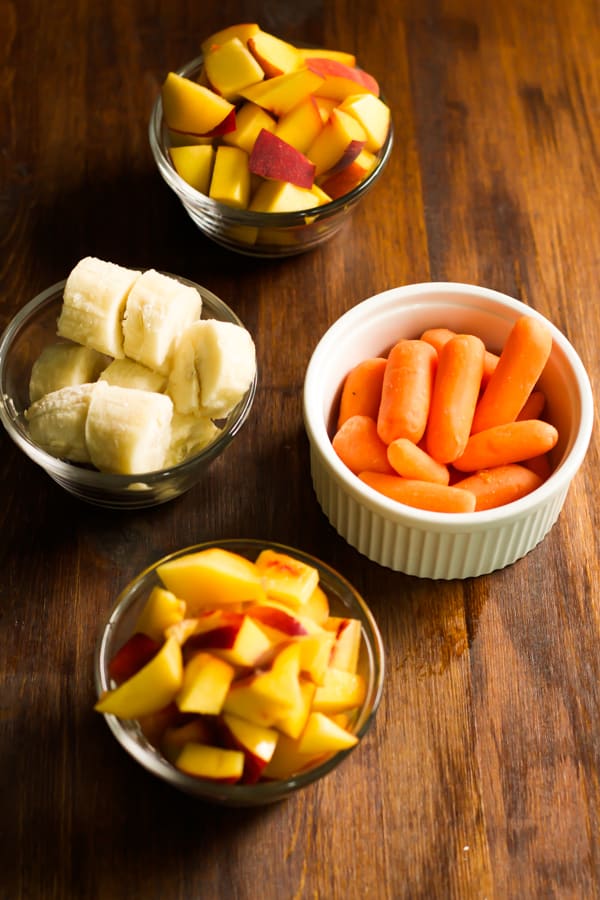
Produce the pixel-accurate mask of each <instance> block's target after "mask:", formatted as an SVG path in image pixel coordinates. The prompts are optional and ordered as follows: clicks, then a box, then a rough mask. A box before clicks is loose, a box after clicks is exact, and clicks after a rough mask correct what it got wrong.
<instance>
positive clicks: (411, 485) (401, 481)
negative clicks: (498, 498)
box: [358, 472, 475, 513]
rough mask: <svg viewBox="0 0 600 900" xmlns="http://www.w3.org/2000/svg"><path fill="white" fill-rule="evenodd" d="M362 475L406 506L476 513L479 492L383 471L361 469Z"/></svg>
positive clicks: (367, 482)
mask: <svg viewBox="0 0 600 900" xmlns="http://www.w3.org/2000/svg"><path fill="white" fill-rule="evenodd" d="M358 477H359V478H360V480H361V481H363V482H364V483H365V484H368V485H369V487H372V488H374V489H375V490H376V491H379V493H380V494H385V496H386V497H390V498H391V499H392V500H397V501H398V502H399V503H404V504H406V506H414V507H417V508H418V509H427V510H430V511H431V512H448V513H462V512H473V510H474V509H475V494H472V493H470V491H463V490H462V489H461V488H456V487H449V486H448V485H446V484H434V483H433V482H431V481H418V480H416V479H413V478H402V477H401V476H400V475H384V474H382V473H381V472H361V473H360V475H359V476H358Z"/></svg>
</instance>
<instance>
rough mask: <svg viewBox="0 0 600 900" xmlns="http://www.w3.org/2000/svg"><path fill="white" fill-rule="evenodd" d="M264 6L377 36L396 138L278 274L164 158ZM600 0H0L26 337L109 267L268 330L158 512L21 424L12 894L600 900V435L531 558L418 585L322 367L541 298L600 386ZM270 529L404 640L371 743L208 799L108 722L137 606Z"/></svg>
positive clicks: (3, 314)
mask: <svg viewBox="0 0 600 900" xmlns="http://www.w3.org/2000/svg"><path fill="white" fill-rule="evenodd" d="M239 21H258V22H259V23H260V24H261V25H262V26H263V28H265V29H266V30H270V31H272V32H275V33H276V34H279V35H280V36H283V37H286V38H288V39H290V40H296V41H308V42H311V43H314V44H320V45H325V46H330V47H337V48H344V49H348V50H353V51H356V52H357V53H358V55H359V57H360V61H361V63H362V65H363V66H364V68H365V69H367V70H368V71H370V72H372V73H373V74H374V75H375V76H376V77H378V78H379V79H380V81H381V82H382V84H383V86H384V90H385V93H386V96H387V98H388V99H389V102H390V105H391V107H392V109H393V115H394V122H395V129H396V142H395V147H394V151H393V154H392V158H391V161H390V163H389V166H388V169H387V172H386V175H385V177H384V178H383V180H382V182H381V183H380V184H378V185H377V186H376V188H375V189H374V191H373V192H372V194H371V195H370V196H369V198H368V201H367V202H365V204H364V205H363V206H362V207H361V208H359V209H358V210H357V211H356V213H355V215H354V217H353V220H352V223H351V225H350V227H349V228H348V229H347V230H346V231H345V232H344V233H343V234H342V235H339V236H338V237H337V238H335V239H334V240H333V241H332V242H331V243H330V244H329V245H328V246H325V247H323V248H322V249H319V250H317V251H314V252H313V253H310V254H308V255H305V256H300V257H296V258H292V259H288V260H284V261H279V262H273V261H271V262H269V261H260V260H255V259H250V258H245V257H241V256H236V255H234V254H231V253H229V252H227V251H225V250H222V249H220V248H219V247H217V246H216V245H213V244H212V243H211V242H210V241H209V240H207V239H205V238H204V237H202V236H201V234H200V233H199V232H198V231H197V230H196V228H195V227H194V226H193V224H192V223H191V221H189V220H188V218H187V217H186V215H185V214H184V212H183V210H182V208H181V207H180V206H179V204H178V201H177V200H176V199H175V198H174V196H173V195H172V194H171V193H170V191H169V190H168V188H167V187H166V185H165V184H164V183H163V182H162V180H161V179H160V177H159V176H158V174H157V172H156V169H155V166H154V164H153V161H152V157H151V154H150V150H149V145H148V140H147V121H148V116H149V112H150V109H151V106H152V102H153V100H154V97H155V96H156V93H157V91H158V89H159V86H160V84H161V81H162V79H163V78H164V76H165V74H166V73H167V71H169V70H170V69H172V68H176V67H177V66H179V65H180V64H182V63H183V62H184V61H186V60H188V59H190V58H192V57H193V56H194V55H196V53H197V51H198V48H199V43H200V40H201V39H202V38H203V37H205V36H206V35H207V34H209V33H211V32H212V31H214V30H216V29H217V28H220V27H223V26H225V25H228V24H232V23H234V22H239ZM599 51H600V16H599V8H598V3H597V0H569V2H566V0H548V2H546V3H544V4H538V3H533V2H530V0H529V2H528V0H504V2H503V3H501V4H500V3H492V2H488V3H482V2H480V0H445V2H443V3H440V2H434V0H418V2H417V0H373V2H371V3H369V4H366V3H364V4H361V3H360V2H356V3H353V4H350V3H345V2H343V0H326V2H318V0H313V2H283V0H282V2H279V3H269V4H264V3H241V2H229V3H225V4H221V5H218V4H203V3H183V2H181V3H174V2H171V0H164V2H161V0H159V2H150V3H148V2H141V0H120V2H119V3H94V2H92V0H81V2H79V3H77V4H75V3H68V2H65V0H56V2H53V3H48V2H47V0H23V2H14V0H13V2H11V0H3V2H0V91H1V95H0V96H1V104H0V151H1V152H0V166H1V170H0V171H1V176H0V215H1V219H2V229H1V233H0V242H1V243H0V252H1V257H0V278H1V291H2V293H1V307H0V327H2V328H3V327H4V326H5V325H6V324H7V323H8V321H9V319H10V317H11V316H12V315H13V314H14V313H15V312H16V311H17V310H18V309H19V308H20V307H21V306H22V305H23V304H24V303H25V302H26V301H28V300H29V299H30V298H31V297H33V296H34V295H35V294H36V293H37V292H38V291H40V290H42V289H43V288H45V287H46V286H48V285H50V284H53V283H54V282H56V281H58V280H60V279H62V278H64V277H65V276H66V274H67V273H68V272H69V270H70V269H71V268H72V266H73V265H74V264H75V263H76V262H77V261H78V260H79V259H80V258H82V257H83V256H86V255H88V254H93V255H96V256H99V257H101V258H104V259H109V260H112V261H114V262H119V263H121V264H124V265H130V266H138V267H146V268H148V267H155V268H159V269H162V270H164V271H170V272H174V273H177V274H181V275H184V276H186V277H188V278H191V279H193V280H195V281H197V282H200V283H202V284H204V285H206V286H207V287H208V288H210V289H211V290H213V291H214V292H216V293H217V294H218V295H220V296H221V297H223V298H224V299H225V300H226V302H228V303H230V304H231V305H232V306H233V307H234V308H235V309H236V311H237V312H238V314H239V315H240V317H241V318H242V320H243V321H244V322H245V323H246V325H247V326H248V328H249V329H250V330H251V332H252V334H253V335H254V337H255V340H256V344H257V348H258V357H259V366H260V389H259V392H258V396H257V399H256V403H255V406H254V408H253V412H252V415H251V419H250V421H249V422H248V423H247V425H246V427H245V428H244V430H243V431H242V433H241V435H240V437H239V439H238V440H237V441H236V443H235V444H234V445H233V446H232V447H231V448H230V449H229V450H228V452H227V453H226V454H225V456H224V457H223V458H222V459H221V460H220V461H219V462H218V464H217V465H216V466H215V467H214V469H213V470H212V472H211V475H210V477H209V478H208V479H207V480H206V481H205V482H204V483H203V484H201V485H200V486H199V487H197V488H196V489H194V490H192V491H191V492H190V493H189V494H187V495H186V496H184V497H182V498H181V499H180V500H177V501H174V502H171V503H170V504H167V505H165V506H163V507H160V508H157V509H154V510H151V511H144V512H136V513H125V512H111V511H102V510H99V509H95V508H92V507H88V506H87V505H85V504H83V503H81V502H79V501H77V500H75V499H73V498H71V497H69V496H68V495H67V494H66V493H64V492H63V491H62V490H61V489H60V488H59V487H58V486H56V485H55V484H54V483H53V482H52V481H51V480H50V479H49V478H48V477H47V476H46V475H45V474H44V473H43V472H42V471H41V470H39V469H37V468H36V467H35V466H34V464H33V463H31V462H30V461H29V460H28V459H26V458H25V457H24V456H23V455H22V454H21V453H20V452H19V451H18V450H17V448H16V446H14V445H13V444H12V442H11V441H10V440H9V438H8V436H7V435H6V434H5V433H4V432H2V435H0V451H1V456H2V467H1V471H0V483H1V490H2V504H1V514H0V515H1V523H2V563H1V566H2V568H1V570H0V571H1V573H2V574H1V578H0V598H1V603H0V616H1V623H2V629H1V632H0V650H1V652H0V674H1V682H0V684H1V688H0V729H1V731H0V733H1V739H2V743H1V745H0V747H1V751H2V757H1V759H2V776H1V777H2V783H1V788H0V796H1V798H2V801H1V802H2V816H1V824H0V853H1V857H2V858H1V860H0V897H1V898H2V900H17V898H28V900H38V898H43V900H55V898H56V900H65V898H86V900H92V898H98V900H104V898H111V900H112V898H115V900H116V898H127V900H131V898H143V900H151V898H160V900H167V898H168V900H176V898H177V900H192V898H193V900H195V898H203V900H204V898H213V897H218V898H233V897H235V898H239V900H246V898H248V900H254V898H267V900H271V898H272V900H287V898H323V900H337V898H363V897H369V898H386V900H388V898H389V900H397V898H427V900H432V898H443V900H445V898H481V900H483V898H488V900H490V898H493V897H495V898H516V897H518V898H536V900H537V898H550V897H552V898H586V900H589V898H593V897H598V896H600V840H599V832H600V687H599V679H600V661H599V637H600V602H599V597H600V593H599V588H598V576H599V571H598V570H599V558H600V550H599V543H598V537H597V529H598V527H599V518H598V506H597V496H598V493H597V490H598V479H597V473H598V471H599V460H598V445H597V442H596V441H595V439H594V440H593V441H592V445H591V447H590V450H589V453H588V456H587V458H586V461H585V463H584V465H583V467H582V468H581V470H580V472H579V473H578V475H577V477H576V479H575V481H574V483H573V485H572V489H571V491H570V493H569V496H568V498H567V502H566V505H565V507H564V510H563V512H562V514H561V516H560V519H559V521H558V523H557V524H556V525H555V527H554V528H553V529H552V530H551V532H550V534H549V535H548V536H547V538H546V539H545V541H544V542H543V544H542V545H540V546H539V547H538V548H537V549H535V550H534V551H533V552H532V553H530V554H529V556H527V557H526V558H524V559H522V560H520V561H519V562H517V563H515V564H514V565H512V566H510V567H509V568H507V569H506V570H504V571H500V572H496V573H494V574H491V575H488V576H485V577H480V578H476V579H471V580H467V581H463V582H460V581H454V582H440V583H436V582H431V581H427V580H419V579H416V578H410V577H407V576H405V575H402V574H400V573H394V572H392V571H388V570H386V569H383V568H381V567H379V566H378V565H376V564H374V563H371V562H370V561H369V560H368V559H366V558H364V557H363V556H361V555H359V554H358V553H357V552H356V551H354V550H353V549H352V548H351V547H349V546H348V545H347V544H346V543H345V542H344V541H343V540H342V539H341V538H340V537H339V536H338V535H337V534H336V533H335V532H334V530H333V529H332V528H331V526H330V525H329V524H328V522H327V520H326V519H325V517H324V515H323V514H322V512H321V510H320V508H319V506H318V504H317V501H316V499H315V496H314V494H313V492H312V488H311V484H310V474H309V463H308V448H307V441H306V437H305V434H304V431H303V426H302V419H301V395H302V383H303V376H304V371H305V367H306V365H307V362H308V359H309V357H310V354H311V352H312V350H313V348H314V346H315V344H316V343H317V341H318V339H319V337H320V335H321V334H322V333H323V332H324V330H325V329H326V328H327V327H328V326H329V325H330V324H331V323H332V322H333V321H334V320H335V319H336V318H337V317H338V316H339V315H340V314H341V313H343V312H344V311H345V310H347V309H348V308H349V307H351V306H352V305H353V304H355V303H357V302H358V301H360V300H362V299H364V298H366V297H368V296H370V295H372V294H375V293H377V292H379V291H382V290H385V289H387V288H389V287H393V286H396V285H401V284H405V283H412V282H419V281H425V280H449V281H464V282H471V283H478V284H483V285H486V286H489V287H492V288H495V289H498V290H500V291H504V292H506V293H508V294H510V295H512V296H515V297H518V298H520V299H522V300H524V301H525V302H526V303H528V304H530V305H531V306H532V307H534V308H535V309H537V310H539V311H540V312H542V313H543V314H545V315H546V316H548V317H549V318H550V319H551V320H552V321H553V322H554V323H555V324H556V325H557V326H558V327H559V328H561V329H562V330H563V331H564V333H565V334H566V335H567V336H568V337H569V339H570V340H571V341H572V342H573V344H574V345H575V347H576V348H577V350H578V352H579V354H580V356H581V357H582V359H583V361H584V363H585V365H586V366H587V369H588V372H589V373H590V377H591V379H592V382H593V384H594V385H597V383H598V378H599V375H600V369H599V363H598V345H599V343H600V305H599V304H598V302H597V297H596V294H597V291H598V284H599V282H600V250H599V243H598V241H599V235H600V216H599V209H600V175H599V173H600V126H599V125H598V121H599V112H600V67H599V58H600V53H599ZM238 536H254V537H258V538H264V539H268V538H269V539H270V538H273V539H277V540H280V541H282V542H285V543H288V544H290V545H292V546H297V547H299V548H302V549H304V550H306V551H309V552H312V553H315V554H317V555H319V556H321V557H322V558H324V559H325V560H327V561H328V562H329V563H331V564H333V565H334V566H335V567H336V568H338V569H340V570H341V571H342V572H344V573H345V574H346V575H347V576H348V577H349V578H350V579H351V580H352V581H353V582H354V583H355V585H356V586H357V587H358V589H359V590H360V591H361V592H362V593H363V594H364V596H365V598H366V599H367V601H368V602H369V604H370V606H371V608H372V610H373V612H374V613H375V615H376V617H377V620H378V622H379V625H380V628H381V631H382V635H383V639H384V642H385V647H386V651H387V679H386V685H385V693H384V698H383V701H382V704H381V707H380V710H379V713H378V715H377V717H376V721H375V724H374V726H373V727H372V729H371V731H370V732H369V735H368V737H367V739H366V740H365V742H364V744H363V745H362V747H361V748H360V749H359V750H358V751H357V752H355V753H354V754H352V755H351V756H350V757H349V758H348V760H347V761H346V762H345V763H344V765H343V766H342V767H340V768H339V769H338V770H337V771H335V772H334V773H333V774H332V775H330V776H329V777H328V778H326V779H325V780H324V781H323V782H321V783H320V784H318V785H316V786H313V787H311V788H309V789H307V790H305V791H303V792H301V793H300V794H299V795H297V796H296V797H294V798H292V799H290V800H288V801H286V802H284V803H282V804H279V805H276V806H273V807H268V808H263V809H255V810H243V811H236V810H228V809H221V808H215V807H210V806H203V805H201V804H199V803H198V802H195V801H193V800H192V799H190V798H188V797H186V796H184V795H182V794H179V793H177V792H175V791H173V790H171V789H169V788H168V787H167V786H165V785H163V784H162V783H159V782H158V781H156V780H155V779H154V778H153V777H152V776H151V775H149V774H147V773H146V772H144V771H143V770H141V769H140V768H139V767H138V766H137V765H136V764H135V763H134V762H133V761H132V760H131V759H130V758H129V757H128V756H127V755H126V754H125V753H124V751H123V750H122V749H121V748H120V747H119V746H118V745H117V743H116V742H115V741H114V739H113V738H112V736H111V734H110V732H109V731H108V729H107V727H106V725H105V723H104V721H103V719H102V718H101V717H100V716H99V715H97V714H96V713H94V712H93V711H92V705H93V702H94V691H93V681H92V659H93V653H94V647H95V644H96V640H97V638H98V633H99V629H100V626H101V623H102V620H103V618H104V617H105V615H106V613H107V610H108V609H109V608H110V606H111V604H112V603H113V601H114V599H115V596H116V594H117V593H118V591H119V589H120V588H121V587H122V586H123V585H124V584H125V583H126V582H127V581H128V579H129V578H130V577H131V576H132V575H133V574H134V573H135V572H137V571H138V570H139V569H141V568H142V567H144V566H145V565H146V564H147V563H149V562H151V561H152V560H154V559H155V558H157V557H158V556H160V555H163V554H164V553H166V552H168V551H171V550H174V549H177V548H179V547H183V546H187V545H188V544H190V543H193V542H196V541H200V540H202V539H207V538H215V537H218V538H221V537H222V538H226V537H238Z"/></svg>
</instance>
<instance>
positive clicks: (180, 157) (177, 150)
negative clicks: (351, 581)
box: [170, 144, 215, 194]
mask: <svg viewBox="0 0 600 900" xmlns="http://www.w3.org/2000/svg"><path fill="white" fill-rule="evenodd" d="M170 154H171V160H172V162H173V166H174V167H175V171H176V172H177V174H178V175H180V176H181V177H182V178H183V180H184V181H186V182H187V183H188V184H189V186H190V187H193V188H194V190H196V191H200V193H201V194H208V189H209V186H210V179H211V177H212V168H213V163H214V159H215V151H214V148H213V147H212V146H211V145H210V144H204V145H202V144H200V145H198V146H191V147H171V150H170Z"/></svg>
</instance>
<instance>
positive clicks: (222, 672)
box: [175, 652, 235, 715]
mask: <svg viewBox="0 0 600 900" xmlns="http://www.w3.org/2000/svg"><path fill="white" fill-rule="evenodd" d="M234 675H235V669H234V667H233V666H232V665H230V664H229V663H228V662H226V661H225V660H224V659H220V658H219V657H218V656H214V655H213V654H211V653H204V652H200V653H196V654H195V655H194V656H193V657H192V658H191V659H190V661H189V662H188V663H187V665H186V666H185V669H184V671H183V681H182V684H181V688H180V689H179V691H178V693H177V695H176V697H175V703H176V704H177V706H178V707H179V709H180V710H181V712H193V713H204V714H206V715H217V714H218V713H220V712H221V709H222V707H223V703H224V702H225V697H226V696H227V691H228V690H229V686H230V684H231V682H232V681H233V676H234Z"/></svg>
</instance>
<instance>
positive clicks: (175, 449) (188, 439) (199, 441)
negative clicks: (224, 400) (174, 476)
mask: <svg viewBox="0 0 600 900" xmlns="http://www.w3.org/2000/svg"><path fill="white" fill-rule="evenodd" d="M220 430H221V429H220V428H218V427H217V426H216V425H215V423H214V422H213V421H212V419H209V418H207V417H205V416H197V415H194V414H192V415H187V416H184V415H181V413H178V412H174V413H173V418H172V420H171V444H170V447H169V450H168V452H167V461H166V464H165V465H166V466H177V465H179V463H180V462H183V460H184V459H187V458H188V457H191V456H195V454H196V453H199V452H200V450H203V449H204V448H205V447H207V446H208V445H209V444H212V442H213V441H214V440H215V438H216V437H217V435H218V434H219V432H220Z"/></svg>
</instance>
